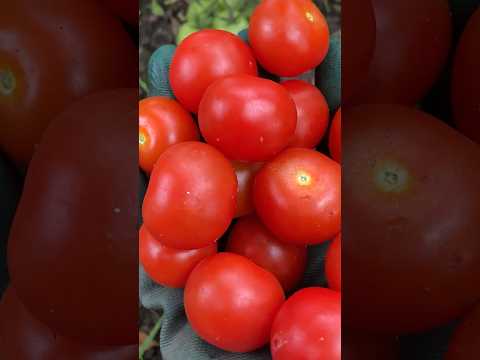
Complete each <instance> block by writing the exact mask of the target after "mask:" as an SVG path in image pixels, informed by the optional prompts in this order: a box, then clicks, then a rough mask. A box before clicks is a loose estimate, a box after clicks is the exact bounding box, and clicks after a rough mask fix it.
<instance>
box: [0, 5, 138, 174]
mask: <svg viewBox="0 0 480 360" xmlns="http://www.w3.org/2000/svg"><path fill="white" fill-rule="evenodd" d="M0 24H1V25H0V39H1V40H0V148H1V149H2V150H3V151H4V152H6V153H7V154H8V156H9V157H10V158H11V159H13V160H15V162H16V163H17V165H19V166H20V167H24V166H25V165H26V164H27V163H28V162H29V161H30V158H31V156H32V154H33V151H34V148H35V146H36V145H37V144H38V143H39V142H40V140H41V136H42V133H43V131H44V130H45V129H46V127H47V125H48V124H49V122H50V121H51V120H52V119H53V118H54V117H55V116H57V115H58V114H59V113H60V112H62V111H63V110H64V109H65V108H66V107H67V106H68V105H70V104H71V103H72V102H74V101H75V100H78V99H80V98H82V97H83V96H85V95H87V94H90V93H93V92H96V91H98V90H102V89H110V88H118V87H128V86H131V87H133V86H138V78H137V76H138V74H137V72H138V51H137V49H136V48H135V46H134V44H133V43H132V41H131V40H130V38H129V35H128V33H127V32H126V31H125V30H124V29H123V28H122V25H121V23H120V22H119V21H117V20H116V19H115V18H113V17H112V16H111V15H110V14H109V13H108V12H107V11H106V10H105V9H103V8H102V7H101V6H98V4H96V3H95V2H94V1H76V0H51V1H30V0H16V1H9V2H5V3H3V4H2V11H1V12H0ZM99 34H101V35H99Z"/></svg>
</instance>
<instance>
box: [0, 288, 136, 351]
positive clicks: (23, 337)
mask: <svg viewBox="0 0 480 360" xmlns="http://www.w3.org/2000/svg"><path fill="white" fill-rule="evenodd" d="M0 319H2V321H0V357H1V358H2V359H15V360H57V359H58V360H60V359H71V360H103V359H105V360H135V359H136V358H137V357H138V345H128V346H121V347H105V346H92V345H84V344H80V343H77V342H74V341H72V340H69V339H67V338H65V337H62V336H59V335H58V334H56V333H54V332H53V331H52V330H50V329H49V328H48V327H47V326H45V325H44V324H42V323H41V322H40V321H38V320H37V319H35V318H34V317H33V316H32V315H31V314H30V313H29V312H28V310H27V309H25V307H24V305H23V304H22V303H21V302H20V300H19V299H18V297H17V295H16V294H15V291H14V289H13V288H11V287H10V288H8V290H7V291H6V293H5V294H4V296H3V298H2V301H1V302H0Z"/></svg>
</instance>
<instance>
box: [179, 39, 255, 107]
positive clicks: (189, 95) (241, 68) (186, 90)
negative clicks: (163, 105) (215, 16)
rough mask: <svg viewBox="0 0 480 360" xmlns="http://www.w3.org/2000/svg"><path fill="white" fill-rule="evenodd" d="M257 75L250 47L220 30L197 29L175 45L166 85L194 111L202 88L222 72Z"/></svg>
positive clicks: (200, 96)
mask: <svg viewBox="0 0 480 360" xmlns="http://www.w3.org/2000/svg"><path fill="white" fill-rule="evenodd" d="M240 74H245V75H252V76H255V75H257V63H256V61H255V58H254V57H253V54H252V51H251V50H250V48H249V47H248V46H247V45H246V44H245V43H244V42H243V41H242V40H241V39H240V37H238V36H236V35H233V34H231V33H229V32H227V31H223V30H201V31H198V32H196V33H194V34H192V35H190V36H189V37H187V38H186V39H185V40H183V41H182V43H181V44H180V45H179V46H178V48H177V50H176V51H175V54H174V56H173V59H172V64H171V66H170V85H171V86H172V90H173V92H174V94H175V97H176V98H177V99H178V101H179V102H180V103H181V104H182V105H183V106H184V107H185V108H187V109H188V110H190V111H191V112H194V113H196V112H197V111H198V106H199V105H200V101H201V100H202V97H203V94H204V93H205V90H207V88H208V87H209V86H210V85H211V84H213V83H214V82H215V80H218V79H220V78H222V77H224V76H230V75H240Z"/></svg>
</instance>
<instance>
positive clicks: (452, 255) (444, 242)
mask: <svg viewBox="0 0 480 360" xmlns="http://www.w3.org/2000/svg"><path fill="white" fill-rule="evenodd" d="M344 114H345V117H344V118H345V119H346V120H345V121H346V122H345V124H346V126H345V127H344V130H343V141H344V143H343V144H344V154H343V160H344V164H345V166H344V168H343V169H344V173H345V176H343V179H344V180H343V186H342V192H343V197H342V205H343V209H345V210H344V214H345V216H344V217H343V222H342V239H343V243H342V245H343V246H342V262H343V264H347V266H344V267H343V269H342V280H343V286H342V291H343V294H344V296H343V308H342V310H343V319H344V322H345V324H347V325H350V326H352V327H355V329H359V330H370V331H372V332H382V331H383V332H385V333H387V332H389V333H394V334H401V333H411V332H416V331H423V330H427V329H430V328H433V327H436V326H439V325H443V324H446V323H448V322H450V321H451V320H453V319H455V318H457V317H458V316H459V315H461V314H463V313H464V312H465V311H466V310H467V309H468V308H469V307H470V306H472V305H473V303H474V302H475V301H476V300H478V299H479V298H480V288H479V287H476V286H472V284H474V283H476V282H477V281H478V279H479V278H480V242H479V241H478V239H480V192H479V191H478V184H479V183H480V173H479V172H478V169H479V167H480V149H479V147H478V146H477V145H476V144H474V143H473V142H471V141H469V140H468V139H466V138H465V137H463V136H462V135H460V134H459V133H457V132H456V131H455V130H452V129H451V128H450V127H448V126H447V125H445V124H444V123H442V122H441V121H439V120H437V119H435V118H433V117H431V116H430V115H427V114H424V113H422V112H420V111H418V110H415V109H409V108H406V107H401V106H395V105H368V106H361V107H357V108H356V109H350V110H348V112H347V110H346V109H344ZM386 119H388V121H386ZM372 289H377V290H378V291H375V294H374V296H372Z"/></svg>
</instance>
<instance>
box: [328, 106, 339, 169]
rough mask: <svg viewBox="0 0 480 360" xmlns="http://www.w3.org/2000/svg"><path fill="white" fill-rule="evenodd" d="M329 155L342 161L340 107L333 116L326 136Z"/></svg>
mask: <svg viewBox="0 0 480 360" xmlns="http://www.w3.org/2000/svg"><path fill="white" fill-rule="evenodd" d="M328 148H329V150H330V155H331V156H332V158H333V159H334V160H335V161H337V162H341V161H342V109H341V108H339V109H338V110H337V112H336V114H335V116H334V117H333V120H332V125H331V127H330V134H329V136H328Z"/></svg>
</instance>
